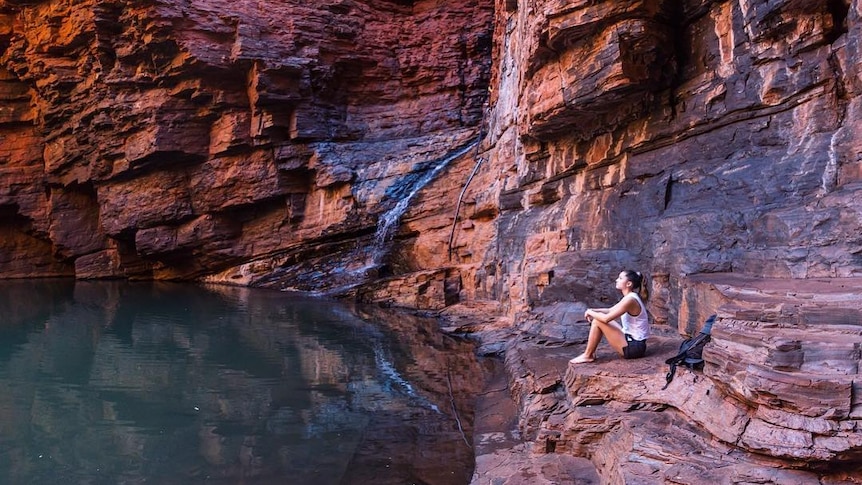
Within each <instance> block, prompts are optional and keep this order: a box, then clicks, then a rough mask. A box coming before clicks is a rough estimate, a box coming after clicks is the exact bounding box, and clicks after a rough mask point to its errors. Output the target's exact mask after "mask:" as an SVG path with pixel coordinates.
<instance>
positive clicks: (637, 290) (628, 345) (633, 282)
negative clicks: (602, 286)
mask: <svg viewBox="0 0 862 485" xmlns="http://www.w3.org/2000/svg"><path fill="white" fill-rule="evenodd" d="M616 287H617V289H618V290H620V292H622V294H623V297H622V298H621V299H620V301H619V302H617V304H616V305H614V306H613V307H611V308H588V309H587V311H586V312H585V313H584V318H586V319H587V321H588V322H590V336H589V338H588V339H587V348H586V349H585V350H584V353H583V354H581V355H579V356H577V357H575V358H574V359H572V360H570V361H569V363H571V364H583V363H587V362H592V361H594V360H596V349H597V348H598V346H599V342H601V340H602V337H605V338H606V339H607V340H608V343H609V344H611V347H613V348H614V350H616V351H617V352H618V353H619V354H620V355H621V356H623V357H624V358H626V359H637V358H640V357H643V356H644V354H646V339H647V337H649V317H648V316H647V310H646V306H644V301H646V300H647V298H649V292H648V291H647V289H646V278H644V276H643V275H642V274H641V273H638V272H637V271H631V270H626V271H623V272H622V273H620V275H619V276H618V277H617V281H616ZM617 319H619V322H617Z"/></svg>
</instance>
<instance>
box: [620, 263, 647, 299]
mask: <svg viewBox="0 0 862 485" xmlns="http://www.w3.org/2000/svg"><path fill="white" fill-rule="evenodd" d="M624 273H625V275H626V278H628V280H629V281H631V282H632V290H635V291H637V293H638V296H639V297H641V301H643V302H644V303H646V301H647V300H649V289H648V286H649V285H648V282H647V277H646V276H645V275H644V274H643V273H641V272H639V271H632V270H630V269H627V270H625V271H624Z"/></svg>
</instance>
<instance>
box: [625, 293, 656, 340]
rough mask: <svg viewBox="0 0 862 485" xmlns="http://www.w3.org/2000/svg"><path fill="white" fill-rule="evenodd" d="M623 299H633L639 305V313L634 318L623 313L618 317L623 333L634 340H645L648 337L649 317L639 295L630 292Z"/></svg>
mask: <svg viewBox="0 0 862 485" xmlns="http://www.w3.org/2000/svg"><path fill="white" fill-rule="evenodd" d="M625 298H634V299H635V301H637V302H638V305H640V307H641V312H640V313H639V314H638V316H636V317H634V316H631V315H629V314H628V312H626V313H623V315H622V316H621V317H620V322H621V323H622V326H623V332H624V333H627V334H629V335H631V336H632V338H633V339H635V340H646V339H647V337H649V315H648V314H647V311H646V307H645V306H644V302H643V301H641V297H640V295H638V294H637V293H635V292H631V293H629V294H628V295H626V296H624V297H623V299H625Z"/></svg>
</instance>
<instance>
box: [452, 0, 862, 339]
mask: <svg viewBox="0 0 862 485" xmlns="http://www.w3.org/2000/svg"><path fill="white" fill-rule="evenodd" d="M860 9H862V4H860V3H859V2H858V1H853V2H849V1H846V2H845V1H826V0H823V1H811V2H798V1H779V0H772V1H766V0H763V1H703V0H685V1H677V2H672V1H661V0H643V1H635V0H629V1H620V2H586V1H583V2H582V1H568V2H562V1H537V2H514V1H509V2H503V1H500V2H497V10H498V12H497V19H496V22H497V28H496V33H495V36H496V37H495V42H494V46H495V62H494V66H493V74H492V95H491V106H492V110H491V114H490V116H489V118H488V123H489V127H488V132H489V134H488V136H487V138H486V140H485V144H484V145H483V146H485V147H488V148H487V151H486V152H485V153H484V154H483V156H485V157H486V158H488V159H489V160H491V163H489V164H487V165H485V166H484V167H483V169H482V170H480V171H479V172H478V173H477V175H476V178H475V180H474V182H473V188H472V189H471V190H469V191H468V193H467V197H468V198H476V199H477V201H476V203H477V206H478V207H477V211H478V212H479V213H480V214H482V216H481V217H484V216H485V215H487V214H488V213H489V211H488V210H486V209H482V206H484V205H486V203H485V202H483V201H486V200H487V199H491V198H494V197H496V204H494V207H495V209H496V210H498V211H499V216H498V217H496V218H494V223H495V224H496V234H497V235H498V237H497V238H496V241H495V244H494V245H493V246H492V245H486V246H484V247H481V246H477V245H471V244H470V243H469V242H468V241H467V239H466V238H460V237H459V238H456V242H455V245H456V246H459V247H460V246H462V245H463V246H464V249H463V250H462V252H463V253H468V254H470V257H471V258H472V260H473V261H476V260H481V261H482V262H483V264H482V265H481V266H478V265H477V266H476V269H475V272H474V276H475V277H473V278H467V279H466V280H467V281H469V282H470V283H472V284H475V288H473V289H471V290H470V291H472V292H475V293H476V294H482V295H487V296H488V298H489V299H492V300H498V301H501V302H502V303H504V304H506V305H507V306H508V308H510V309H511V313H512V314H517V312H518V311H521V310H529V309H531V308H535V307H541V306H548V305H552V304H554V303H556V302H559V301H571V300H574V301H585V302H587V303H588V304H597V303H598V302H599V300H607V301H609V300H612V299H614V298H616V297H617V295H616V294H615V293H614V292H615V290H614V288H613V284H612V281H613V279H614V277H615V276H616V274H618V272H619V271H620V270H621V269H624V268H626V267H631V268H632V269H638V270H644V271H646V272H647V273H648V274H649V275H651V276H652V277H653V283H652V285H651V286H652V290H653V293H654V295H655V296H656V299H655V300H654V301H653V305H652V307H651V310H652V312H653V314H654V316H655V317H656V319H657V320H658V321H659V322H660V323H661V322H669V323H670V324H672V325H674V326H675V325H676V324H677V322H680V323H681V325H682V326H683V327H685V326H686V325H690V324H691V323H692V322H696V321H702V319H703V317H705V315H704V314H697V315H695V314H684V315H681V314H680V312H681V311H683V310H681V308H682V307H683V306H684V302H683V300H682V297H683V293H684V290H685V289H684V287H683V284H684V281H685V276H686V275H690V274H697V273H714V272H733V273H739V274H744V275H751V276H762V277H774V278H824V277H825V278H836V277H837V278H845V277H853V276H858V275H860V273H862V256H860V255H862V238H860V234H862V233H860V231H859V227H860V226H862V213H860V205H859V204H858V202H856V200H857V199H859V194H860V188H862V183H860V182H862V179H860V164H862V159H860V155H859V154H860V152H862V139H860V133H862V124H860V121H859V120H860V116H859V109H860V103H862V98H860V94H862V78H860V74H862V73H860V71H859V66H860V65H862V63H860V61H862V52H860V40H862V36H860V34H862V22H860ZM481 191H484V192H485V193H479V192H481ZM474 194H475V195H474ZM470 210H472V207H468V209H467V211H466V215H467V217H470V215H469V213H470ZM464 215H465V213H464V212H462V216H464ZM477 225H479V223H477ZM462 234H463V233H462V232H459V236H460V235H462Z"/></svg>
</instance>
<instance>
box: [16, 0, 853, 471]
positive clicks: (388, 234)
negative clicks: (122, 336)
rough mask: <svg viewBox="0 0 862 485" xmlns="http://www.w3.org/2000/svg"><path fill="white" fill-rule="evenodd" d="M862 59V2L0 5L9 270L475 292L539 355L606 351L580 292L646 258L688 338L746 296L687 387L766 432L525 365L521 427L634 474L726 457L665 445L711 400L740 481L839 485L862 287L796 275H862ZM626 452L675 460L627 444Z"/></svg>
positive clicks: (666, 322)
mask: <svg viewBox="0 0 862 485" xmlns="http://www.w3.org/2000/svg"><path fill="white" fill-rule="evenodd" d="M859 66H862V3H860V1H859V0H834V1H832V0H830V1H827V0H822V1H796V0H752V1H744V2H742V1H719V0H679V1H671V0H623V1H614V2H610V1H605V2H597V1H574V0H573V1H561V0H535V1H529V2H526V1H515V0H497V1H495V2H491V1H490V0H487V1H455V2H444V1H439V0H421V1H406V2H405V1H398V2H395V1H384V0H365V1H359V0H338V1H335V0H333V1H323V2H316V3H314V4H310V3H309V2H300V1H298V0H294V1H287V2H285V1H282V2H274V1H273V2H266V1H257V2H251V1H239V2H236V1H231V2H227V1H220V0H206V1H199V2H191V3H188V2H187V3H181V2H167V1H161V0H141V1H135V2H131V3H127V4H124V5H119V4H115V3H111V2H104V1H100V0H87V1H82V2H72V3H71V4H70V2H60V1H59V0H43V1H36V2H29V3H25V2H13V1H8V0H7V1H5V2H3V1H0V101H2V102H0V175H2V176H0V275H2V276H4V277H26V276H49V275H50V276H54V275H65V276H76V277H78V278H106V277H125V278H156V279H197V280H205V281H213V282H229V283H234V284H243V285H251V286H265V287H271V288H282V289H290V288H293V289H301V290H331V291H334V292H336V293H350V292H352V293H355V295H356V296H358V298H360V299H364V300H369V301H375V302H386V303H389V304H393V305H399V306H407V307H412V308H422V309H433V310H445V311H446V312H448V313H447V314H450V315H451V314H457V313H458V312H459V311H464V312H466V311H468V309H469V308H479V309H481V310H480V311H481V313H482V315H480V316H481V317H482V318H481V319H480V320H481V321H484V320H490V321H492V322H493V324H489V327H493V328H492V330H491V331H489V334H488V335H490V336H484V337H482V338H483V339H486V341H485V342H484V344H485V345H486V346H487V348H489V349H496V350H493V351H491V350H489V351H488V352H489V353H494V352H500V353H503V354H505V355H506V357H507V359H509V361H510V364H511V363H512V362H515V361H517V360H518V355H519V354H518V352H521V351H522V350H523V349H520V348H518V349H513V348H507V345H509V342H508V340H507V339H508V338H510V337H511V336H513V335H519V334H524V335H537V336H539V337H541V338H540V340H541V341H543V342H545V341H548V339H557V340H559V341H561V342H564V343H569V344H573V343H577V344H578V345H580V344H581V343H582V342H581V341H580V340H579V337H577V336H573V335H574V334H576V333H577V330H575V329H574V328H575V327H573V326H572V324H573V323H574V322H573V320H577V319H578V317H579V315H578V313H579V311H580V312H581V314H582V309H583V308H584V307H586V306H608V305H609V304H611V303H613V302H614V301H615V299H616V298H617V297H618V294H617V293H616V292H615V290H614V287H613V285H612V281H613V278H614V277H615V275H616V274H618V273H619V271H620V270H621V269H624V268H633V269H639V270H642V271H644V272H646V273H647V274H648V275H650V276H651V278H650V281H651V284H650V288H651V290H652V293H653V298H652V299H651V300H650V304H649V309H650V312H651V314H652V315H653V317H654V319H655V322H656V324H657V326H659V327H660V328H662V329H665V330H669V331H670V333H674V332H676V331H678V332H683V333H690V332H692V331H696V330H697V326H698V324H699V323H700V322H702V321H703V320H704V318H705V317H706V315H709V314H711V313H715V312H718V313H720V315H721V323H722V324H721V325H720V326H718V327H717V331H716V335H715V347H714V350H713V351H712V353H707V356H708V358H707V363H708V365H710V366H712V367H708V368H707V372H705V376H706V377H705V379H706V380H704V381H700V382H701V384H698V386H696V387H694V388H692V389H693V390H691V392H692V393H695V394H697V393H700V394H697V395H696V396H694V397H692V398H691V399H695V398H697V399H701V398H703V399H706V397H704V396H710V397H709V399H711V400H721V401H722V403H723V404H722V405H723V406H725V407H726V408H727V409H728V410H729V411H728V412H732V413H731V414H732V419H734V420H735V421H734V422H733V424H734V426H736V425H738V424H739V423H743V422H744V423H750V424H751V426H749V427H747V428H746V427H744V426H739V427H728V426H724V425H723V424H722V423H721V422H720V421H710V420H709V419H708V417H706V416H704V415H700V414H698V412H699V411H698V410H697V407H696V406H695V405H694V404H693V403H694V401H692V400H685V399H683V398H679V397H673V396H671V397H669V396H666V395H665V396H659V397H644V396H643V394H642V391H643V389H644V388H643V387H642V384H643V381H644V380H643V379H640V378H639V377H638V378H630V377H631V376H628V377H629V378H630V379H629V381H626V382H627V383H628V384H627V385H626V386H617V385H616V384H617V383H616V381H608V380H607V379H606V378H603V377H602V375H599V376H598V377H596V376H593V375H592V373H587V374H588V375H587V376H586V377H584V376H583V375H581V374H578V373H577V372H575V371H570V372H568V373H565V377H563V376H560V377H559V378H558V379H556V380H555V379H553V378H552V377H549V376H552V375H553V373H547V372H544V371H542V372H539V373H538V374H536V377H535V381H536V382H537V383H538V384H536V385H535V386H534V388H533V390H532V391H531V390H530V385H529V384H530V382H528V381H529V380H530V379H532V378H531V377H523V376H524V375H529V373H530V372H531V371H530V370H523V369H521V368H520V367H519V365H520V364H518V365H515V364H512V365H511V366H510V367H512V370H511V373H512V375H513V376H518V377H517V378H513V384H515V390H516V392H514V393H513V394H516V396H515V397H517V398H518V399H519V403H520V404H522V409H523V410H524V416H523V419H522V422H521V427H522V428H523V429H524V430H525V431H528V432H527V433H525V435H524V436H525V437H527V438H528V439H535V440H537V441H536V443H538V445H537V446H538V447H539V448H542V449H544V450H546V452H551V451H553V450H555V449H558V450H563V451H565V450H568V451H572V450H578V451H577V453H579V454H581V455H584V456H589V457H591V458H592V459H593V460H594V461H595V462H596V463H602V465H601V467H599V468H600V469H599V474H600V475H601V477H602V480H604V481H607V482H608V483H626V482H627V481H631V482H634V481H639V480H641V481H643V480H647V479H646V478H644V477H646V476H650V477H655V476H658V475H651V474H654V473H655V474H665V475H661V476H666V477H672V476H674V475H673V473H676V472H679V473H680V476H688V477H689V478H691V477H697V476H699V477H700V478H701V479H704V477H712V476H711V475H709V473H708V472H709V471H710V467H711V466H712V465H713V464H714V462H712V461H710V460H709V459H705V461H704V462H703V463H700V462H699V463H698V465H697V467H696V468H697V469H685V470H683V469H682V468H680V467H676V468H675V467H674V463H679V462H681V460H682V458H679V457H680V456H682V455H679V456H677V458H674V456H676V455H674V453H676V452H674V453H670V454H666V455H662V454H661V453H659V452H655V450H656V449H659V448H661V447H660V446H659V444H657V443H660V442H661V440H660V439H658V437H660V434H661V433H662V432H663V430H664V431H667V430H671V431H668V432H669V433H670V434H672V435H674V436H676V435H678V434H679V433H689V431H690V427H689V426H688V425H685V426H683V425H680V426H678V423H677V421H678V420H679V419H682V418H678V417H679V416H684V417H685V418H686V419H688V420H693V421H694V422H695V425H694V426H696V427H698V430H699V432H700V433H703V434H705V435H709V436H711V437H713V438H715V439H718V440H720V441H722V443H723V444H722V446H727V450H736V451H741V452H742V456H744V457H751V456H753V455H757V456H758V457H759V458H758V460H760V461H759V465H758V466H759V467H760V468H756V470H759V471H757V472H756V473H755V472H752V473H753V475H749V474H747V473H748V472H747V471H745V470H746V469H747V468H746V467H747V466H749V465H750V463H747V462H746V460H747V458H744V459H741V460H740V461H738V462H734V464H733V467H734V470H736V471H735V472H734V473H737V475H734V476H736V477H737V478H738V479H739V480H740V481H769V480H773V481H774V482H776V483H779V482H782V481H786V480H788V479H789V478H788V477H790V476H796V474H795V473H789V472H788V473H786V474H785V473H777V474H774V475H769V473H768V472H767V471H764V470H766V469H767V468H769V467H770V466H773V465H775V466H778V467H784V468H786V469H792V470H791V471H793V472H795V471H799V475H798V476H801V477H803V478H801V479H799V480H801V481H805V480H807V479H811V480H820V481H822V482H823V483H832V482H830V480H832V481H833V482H838V481H840V480H841V477H840V476H838V475H835V474H834V473H833V474H832V475H828V474H827V475H823V474H821V475H818V473H820V472H818V466H819V465H823V464H824V463H826V462H835V463H838V466H839V468H840V467H841V466H843V465H845V464H848V463H853V462H854V460H857V461H858V457H859V456H860V453H862V451H860V450H862V445H860V443H862V440H860V438H859V433H858V429H860V423H859V422H858V421H859V419H860V418H859V417H860V414H862V413H860V408H859V406H860V404H859V402H857V401H858V399H856V398H854V397H853V396H855V395H856V394H858V391H859V389H858V385H857V384H855V383H856V382H857V381H858V379H855V377H853V376H857V375H858V367H859V366H858V360H859V359H858V348H857V347H858V346H859V341H860V336H859V333H858V331H856V330H854V329H853V328H850V329H848V328H847V327H848V326H850V327H852V326H853V325H856V324H857V323H858V306H859V305H858V298H856V299H855V300H854V297H853V296H852V295H853V293H852V292H851V293H849V294H845V293H842V292H840V291H839V292H837V293H838V294H840V295H842V296H841V297H840V298H839V297H835V298H832V299H830V298H821V297H822V294H833V295H834V294H835V293H836V292H835V291H832V290H828V291H827V290H822V291H813V290H812V292H811V295H813V296H810V298H811V299H813V300H814V301H818V302H821V303H822V304H818V305H815V308H814V309H813V310H812V309H811V308H809V307H808V306H807V305H803V304H798V302H796V301H795V300H796V299H797V298H798V292H796V291H795V290H794V289H795V288H802V287H805V285H808V284H814V283H812V282H813V281H816V282H817V284H815V286H818V285H820V284H821V283H822V284H824V285H835V286H837V287H841V285H844V284H845V283H847V284H849V283H848V282H850V283H852V284H851V285H850V286H852V287H853V288H857V287H858V282H856V278H858V277H859V276H860V275H862V257H860V254H862V237H860V231H859V227H860V226H862V210H860V204H859V202H858V200H859V199H860V197H859V195H860V190H862V157H860V155H859V154H860V153H862V126H860V121H859V120H860V119H862V71H860V67H859ZM726 275H730V276H726ZM726 278H727V280H726ZM754 278H757V279H761V281H766V282H770V283H767V285H775V287H776V288H784V289H785V291H783V293H782V292H779V293H780V294H778V293H774V291H773V290H774V289H772V288H765V289H764V288H763V287H762V285H761V284H756V283H751V281H754V280H753V279H754ZM727 281H730V282H731V283H727ZM824 281H825V282H826V283H824ZM781 282H785V283H786V282H790V286H789V287H785V286H783V285H784V283H781ZM358 285H361V286H358ZM822 288H825V287H822ZM821 293H822V294H821ZM806 294H808V293H806ZM763 295H767V296H763ZM818 295H819V296H818ZM847 295H849V296H847ZM806 298H808V297H806ZM848 300H850V301H851V303H852V304H848V303H847V301H848ZM764 302H767V303H768V305H767V304H766V303H764ZM854 305H855V306H854ZM853 308H856V310H853ZM489 309H491V310H489ZM776 309H777V310H776ZM854 312H855V313H854ZM488 313H491V314H492V315H488ZM799 314H805V315H806V318H805V319H804V321H803V320H800V318H798V315H799ZM854 322H855V323H854ZM479 327H481V325H479V324H475V325H468V326H467V327H466V328H468V329H469V330H470V331H472V330H473V329H474V328H479ZM821 327H822V328H821ZM747 331H750V332H751V335H752V339H754V343H752V342H751V341H749V340H747V339H746V338H744V337H740V334H745V332H747ZM789 334H793V335H795V336H794V337H793V338H792V339H790V338H788V337H787V335H789ZM842 339H848V340H849V341H851V344H852V345H850V344H848V345H844V344H843V343H841V342H840V341H841V340H842ZM807 342H811V343H807ZM518 343H519V344H521V343H523V342H521V341H519V342H518ZM854 345H855V347H854ZM512 346H514V344H513V345H512ZM670 347H673V345H671V346H670ZM854 349H856V350H854ZM764 353H765V354H766V355H765V356H764V355H761V354H764ZM836 355H837V357H836ZM654 360H658V359H654ZM519 362H520V361H519ZM561 362H565V360H562V361H561ZM854 362H855V364H854ZM546 364H547V363H545V364H543V365H546ZM563 365H565V364H563ZM542 369H545V367H542ZM522 370H523V372H522ZM642 370H643V369H642ZM652 370H653V371H654V370H655V369H652ZM537 372H538V371H537ZM638 372H640V371H638ZM644 372H646V370H644ZM614 375H616V376H618V377H620V379H625V378H626V374H625V372H618V373H616V374H614ZM655 377H656V376H654V375H651V377H649V378H648V379H646V382H648V384H649V385H650V386H654V387H655V386H656V385H658V384H660V382H659V381H660V380H661V379H660V377H661V376H659V379H655ZM650 379H651V380H650ZM654 381H655V382H654ZM688 384H690V385H691V384H693V382H689V383H688ZM580 387H583V389H579V388H580ZM576 388H578V389H576ZM800 388H804V389H807V391H806V392H805V393H803V395H801V396H800V395H796V394H795V393H796V391H797V390H798V389H800ZM558 391H559V392H558ZM639 392H641V394H638V393H639ZM580 393H582V394H580ZM602 393H604V394H602ZM710 393H711V394H710ZM599 394H601V395H602V396H603V397H602V399H604V400H605V401H604V402H606V403H612V404H613V405H609V406H607V407H604V408H601V409H600V410H597V409H593V410H592V411H587V410H585V409H586V408H584V407H583V406H582V404H583V403H584V402H590V403H593V402H596V403H598V399H597V398H594V395H599ZM692 395H694V394H692ZM578 396H582V397H583V396H587V398H585V399H587V401H582V400H581V398H580V397H578ZM552 401H553V402H552ZM738 403H741V404H738ZM737 404H738V405H737ZM564 405H565V406H569V407H568V408H567V413H568V414H565V419H568V420H569V421H566V422H562V421H561V420H562V419H563V418H561V416H562V414H561V415H560V416H556V417H555V419H557V420H556V421H554V420H549V421H548V423H547V425H545V424H542V423H539V424H537V422H538V421H542V420H543V419H544V418H550V416H548V415H545V414H542V413H546V412H547V410H548V409H563V408H562V407H557V406H564ZM591 405H592V404H591ZM597 405H598V404H597ZM614 406H616V407H614ZM665 408H673V409H674V410H675V412H678V414H676V415H675V416H677V418H674V419H670V418H668V417H667V415H663V417H662V419H657V420H651V419H650V413H652V412H653V411H656V410H661V409H665ZM621 409H622V410H624V411H620V410H621ZM631 409H641V410H642V411H640V412H641V413H643V414H639V415H638V416H639V417H638V418H637V419H636V420H634V421H625V420H621V419H620V418H619V417H620V415H621V414H620V413H622V412H628V411H625V410H631ZM591 413H594V414H595V415H594V416H593V418H594V421H593V422H592V423H593V424H589V423H590V421H589V419H590V415H591ZM795 415H799V416H803V417H804V418H798V417H794V416H795ZM581 418H583V419H581ZM737 418H738V419H737ZM585 423H586V424H585ZM620 423H623V424H622V425H620ZM614 426H616V428H614ZM743 428H744V429H743ZM597 430H604V431H602V432H601V433H599V432H598V431H597ZM543 433H544V434H543ZM602 433H604V434H602ZM605 438H607V439H605ZM785 438H786V440H785V441H787V443H784V444H782V440H783V439H785ZM542 440H544V441H542ZM555 440H557V441H555ZM602 440H605V441H602ZM555 443H560V445H559V448H557V444H555ZM626 443H638V446H640V448H638V451H637V453H640V455H638V456H647V455H649V453H653V454H652V455H649V456H651V457H652V458H654V459H655V460H656V461H655V463H659V462H660V460H659V458H661V459H663V460H666V462H661V463H663V464H662V465H661V466H658V465H656V466H657V467H658V468H656V469H655V470H653V469H649V470H646V471H644V470H645V469H644V468H638V466H640V464H638V465H637V466H632V467H628V468H627V466H628V465H631V463H628V464H627V463H625V462H619V463H617V462H615V461H611V459H610V458H611V457H615V458H614V459H620V460H622V458H619V457H621V456H624V454H623V451H626V450H621V449H620V448H621V447H622V448H624V447H625V444H626ZM651 450H652V451H651ZM680 453H681V452H680ZM671 455H673V456H671ZM674 460H677V462H674ZM809 462H811V463H813V464H812V465H808V464H807V463H809ZM617 465H619V466H617ZM665 465H668V466H665ZM602 467H605V468H602ZM822 468H823V469H827V468H829V467H822ZM641 472H643V473H644V474H641ZM683 472H684V473H683ZM758 473H760V474H761V475H758ZM824 473H825V472H824ZM755 475H756V476H755ZM769 476H771V477H772V478H769ZM764 477H767V478H764ZM713 478H715V479H716V480H718V478H716V477H712V478H709V480H712V479H713ZM668 480H670V478H668ZM686 480H687V479H686ZM692 480H694V479H692ZM684 481H685V480H684ZM701 481H703V480H701Z"/></svg>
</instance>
